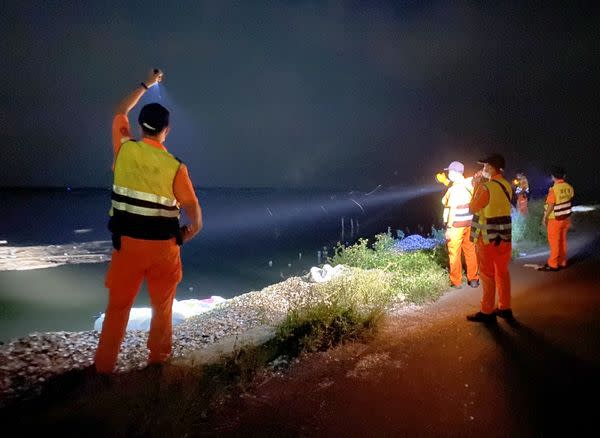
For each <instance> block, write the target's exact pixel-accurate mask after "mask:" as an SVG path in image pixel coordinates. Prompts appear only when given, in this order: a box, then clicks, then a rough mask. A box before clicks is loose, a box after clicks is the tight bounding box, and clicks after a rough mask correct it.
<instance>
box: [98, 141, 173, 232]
mask: <svg viewBox="0 0 600 438" xmlns="http://www.w3.org/2000/svg"><path fill="white" fill-rule="evenodd" d="M179 166H180V163H179V161H178V160H177V159H176V158H175V157H173V156H172V155H171V154H169V153H168V152H167V151H164V150H161V149H158V148H155V147H152V146H150V145H147V144H145V143H143V142H135V141H127V142H125V143H123V144H122V145H121V148H120V150H119V153H118V155H117V158H116V160H115V170H114V184H113V191H112V196H111V197H112V207H111V210H110V216H111V220H110V223H109V228H110V229H111V231H112V232H113V233H115V234H118V235H123V236H130V237H135V238H139V239H148V240H166V239H170V238H171V237H174V236H176V235H177V233H178V231H179V206H178V204H177V200H176V199H175V194H174V193H173V182H174V180H175V175H176V174H177V171H178V170H179Z"/></svg>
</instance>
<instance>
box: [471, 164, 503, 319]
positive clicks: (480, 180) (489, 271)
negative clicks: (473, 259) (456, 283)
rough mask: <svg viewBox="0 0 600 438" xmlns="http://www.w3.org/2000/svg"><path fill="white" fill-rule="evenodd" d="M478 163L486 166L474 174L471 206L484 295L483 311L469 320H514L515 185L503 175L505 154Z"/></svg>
mask: <svg viewBox="0 0 600 438" xmlns="http://www.w3.org/2000/svg"><path fill="white" fill-rule="evenodd" d="M479 163H480V164H483V169H482V171H481V172H478V173H477V174H476V176H475V177H473V185H474V187H475V193H474V195H473V199H472V200H471V204H470V208H471V211H472V212H473V222H472V234H471V236H472V238H473V241H474V242H475V248H476V250H477V259H478V262H479V276H480V278H481V282H482V284H483V296H482V298H481V310H480V311H479V312H477V313H474V314H472V315H468V316H467V320H469V321H474V322H483V323H494V322H496V316H499V317H501V318H505V319H507V320H512V319H513V313H512V309H511V304H510V301H511V291H510V273H509V271H508V264H509V263H510V259H511V257H512V243H511V238H512V219H511V216H510V213H511V200H512V188H511V186H510V183H509V182H508V181H507V180H506V179H504V176H503V174H502V172H503V171H504V166H505V162H504V157H502V156H501V155H498V154H492V155H490V156H489V157H487V158H484V159H483V160H480V161H479ZM496 291H497V292H498V307H497V308H495V302H496Z"/></svg>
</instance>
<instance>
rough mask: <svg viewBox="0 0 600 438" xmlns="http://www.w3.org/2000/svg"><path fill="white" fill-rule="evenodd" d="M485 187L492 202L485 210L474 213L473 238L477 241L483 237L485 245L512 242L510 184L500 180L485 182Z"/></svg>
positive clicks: (502, 179)
mask: <svg viewBox="0 0 600 438" xmlns="http://www.w3.org/2000/svg"><path fill="white" fill-rule="evenodd" d="M484 186H485V187H486V189H487V190H488V192H489V194H490V200H489V202H488V204H487V205H486V206H485V207H484V208H482V209H481V210H480V211H478V212H474V215H473V222H472V224H471V238H472V239H473V240H477V239H478V238H479V237H481V238H482V239H483V242H484V243H490V242H496V243H497V244H498V243H500V241H505V242H510V241H511V239H512V220H511V217H510V211H511V199H512V188H511V186H510V183H509V182H508V181H507V180H506V179H504V178H498V179H492V180H490V181H487V182H485V183H484Z"/></svg>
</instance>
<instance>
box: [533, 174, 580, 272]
mask: <svg viewBox="0 0 600 438" xmlns="http://www.w3.org/2000/svg"><path fill="white" fill-rule="evenodd" d="M551 174H552V180H553V181H554V185H553V186H552V187H550V189H549V190H548V196H547V197H546V205H545V206H544V216H543V218H542V224H543V225H544V226H546V227H547V230H548V244H549V246H550V257H548V262H547V263H546V264H545V265H544V266H543V267H542V268H540V269H539V270H540V271H558V270H559V269H560V268H566V267H567V232H568V231H569V227H570V226H571V219H570V217H571V203H572V201H573V196H574V195H575V191H574V190H573V187H572V186H571V185H570V184H569V183H568V182H565V171H564V170H563V169H562V168H560V167H555V168H553V169H552V171H551Z"/></svg>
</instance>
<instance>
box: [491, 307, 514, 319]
mask: <svg viewBox="0 0 600 438" xmlns="http://www.w3.org/2000/svg"><path fill="white" fill-rule="evenodd" d="M494 313H495V314H496V316H499V317H500V318H502V319H506V320H507V321H508V320H514V319H515V317H514V315H513V313H512V309H496V310H494Z"/></svg>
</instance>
